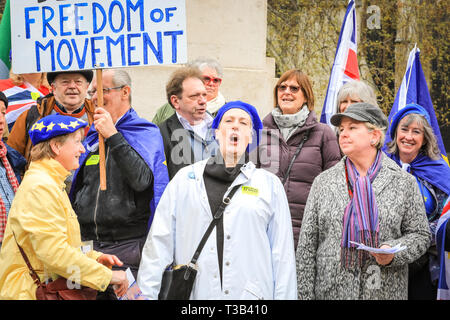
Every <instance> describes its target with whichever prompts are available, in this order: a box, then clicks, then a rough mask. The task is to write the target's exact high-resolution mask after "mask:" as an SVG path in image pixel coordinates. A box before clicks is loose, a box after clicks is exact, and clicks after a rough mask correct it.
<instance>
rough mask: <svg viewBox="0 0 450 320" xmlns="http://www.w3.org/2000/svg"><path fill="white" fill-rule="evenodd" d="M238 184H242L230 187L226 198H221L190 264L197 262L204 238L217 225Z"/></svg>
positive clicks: (203, 244)
mask: <svg viewBox="0 0 450 320" xmlns="http://www.w3.org/2000/svg"><path fill="white" fill-rule="evenodd" d="M240 186H242V184H238V185H235V186H234V187H233V189H231V191H230V192H229V193H228V195H227V196H226V198H225V199H223V201H222V203H221V204H220V206H219V209H217V211H216V213H215V214H214V218H213V220H212V221H211V223H210V224H209V227H208V229H207V230H206V232H205V234H204V235H203V238H202V240H201V241H200V243H199V245H198V247H197V250H195V253H194V256H193V257H192V260H191V262H190V264H191V265H195V263H196V262H197V259H198V257H199V256H200V253H201V252H202V250H203V247H204V246H205V244H206V240H208V238H209V235H210V234H211V232H212V231H213V229H214V227H215V226H216V225H217V223H218V222H219V220H220V218H221V217H222V215H223V212H224V211H225V208H226V206H227V205H228V204H229V203H230V202H231V198H232V197H233V195H234V194H235V193H236V191H237V190H238V189H239V187H240Z"/></svg>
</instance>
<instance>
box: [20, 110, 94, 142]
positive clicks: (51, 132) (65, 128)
mask: <svg viewBox="0 0 450 320" xmlns="http://www.w3.org/2000/svg"><path fill="white" fill-rule="evenodd" d="M87 125H88V123H87V122H86V121H84V120H82V119H77V118H74V117H71V116H63V115H60V114H52V115H49V116H46V117H44V118H42V119H40V120H38V121H37V122H36V123H35V124H33V126H32V127H31V129H30V130H29V131H28V134H29V136H30V138H31V142H33V145H36V144H38V143H39V142H42V141H46V140H49V139H51V138H54V137H57V136H61V135H63V134H68V133H72V132H75V131H77V130H78V129H80V128H84V127H86V126H87Z"/></svg>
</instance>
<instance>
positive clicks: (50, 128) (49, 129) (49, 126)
mask: <svg viewBox="0 0 450 320" xmlns="http://www.w3.org/2000/svg"><path fill="white" fill-rule="evenodd" d="M54 126H55V124H54V123H53V122H50V124H49V125H48V126H47V131H52V130H53V127H54Z"/></svg>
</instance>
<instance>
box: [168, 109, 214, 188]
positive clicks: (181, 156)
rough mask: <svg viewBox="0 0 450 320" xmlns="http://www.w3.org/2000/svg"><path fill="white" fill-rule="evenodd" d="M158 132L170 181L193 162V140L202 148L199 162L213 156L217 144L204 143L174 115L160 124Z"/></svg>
mask: <svg viewBox="0 0 450 320" xmlns="http://www.w3.org/2000/svg"><path fill="white" fill-rule="evenodd" d="M159 130H160V132H161V135H162V137H163V142H164V153H165V155H166V161H167V169H168V171H169V179H170V180H172V178H173V177H174V176H175V174H176V173H177V172H178V170H180V169H181V168H184V167H186V166H188V165H190V164H193V163H194V162H195V156H194V152H193V151H192V141H194V139H195V141H196V143H198V144H201V146H202V149H203V150H202V156H203V157H202V159H201V160H203V159H205V158H207V157H209V155H215V152H216V148H217V146H218V145H217V143H215V142H213V141H214V140H209V141H205V140H203V139H202V138H200V137H199V136H198V135H196V134H195V133H194V132H192V131H189V130H186V129H185V128H184V127H183V125H182V124H181V123H180V120H178V116H177V114H176V113H175V114H173V115H172V116H171V117H170V118H168V119H167V120H166V121H164V122H163V123H161V124H160V125H159ZM197 160H198V159H197Z"/></svg>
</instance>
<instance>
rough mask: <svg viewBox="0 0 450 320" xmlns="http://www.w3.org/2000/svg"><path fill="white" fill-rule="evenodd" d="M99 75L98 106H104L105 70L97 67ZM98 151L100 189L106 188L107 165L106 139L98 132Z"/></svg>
mask: <svg viewBox="0 0 450 320" xmlns="http://www.w3.org/2000/svg"><path fill="white" fill-rule="evenodd" d="M96 77H97V108H98V107H101V108H103V70H102V69H96ZM98 153H99V157H100V162H99V167H100V190H102V191H104V190H106V165H105V141H104V139H103V136H102V135H101V134H100V133H98Z"/></svg>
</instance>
